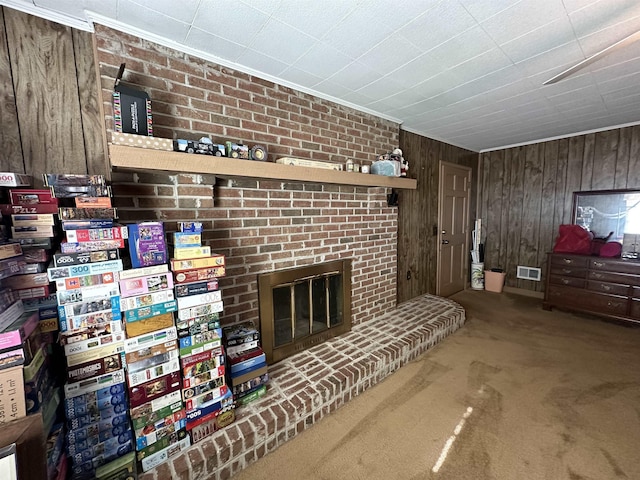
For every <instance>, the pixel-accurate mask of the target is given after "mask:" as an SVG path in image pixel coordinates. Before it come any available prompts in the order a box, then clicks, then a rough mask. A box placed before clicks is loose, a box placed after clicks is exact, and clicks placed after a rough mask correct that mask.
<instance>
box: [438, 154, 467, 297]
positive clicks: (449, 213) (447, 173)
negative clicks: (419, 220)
mask: <svg viewBox="0 0 640 480" xmlns="http://www.w3.org/2000/svg"><path fill="white" fill-rule="evenodd" d="M470 197H471V169H470V168H468V167H462V166H460V165H454V164H451V163H446V162H440V185H439V189H438V198H439V202H438V205H439V208H438V240H439V241H438V282H437V285H436V294H437V295H441V296H443V297H448V296H449V295H453V294H454V293H456V292H459V291H461V290H464V287H465V284H466V280H467V265H468V257H469V232H468V230H469V201H470Z"/></svg>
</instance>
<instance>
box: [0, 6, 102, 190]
mask: <svg viewBox="0 0 640 480" xmlns="http://www.w3.org/2000/svg"><path fill="white" fill-rule="evenodd" d="M4 16H5V25H6V32H7V43H8V47H9V52H10V53H11V55H10V61H11V72H12V82H13V89H14V92H15V102H16V106H17V119H18V124H19V128H20V139H21V144H22V151H23V156H24V166H25V171H26V173H29V174H32V175H34V177H35V178H38V177H39V176H40V174H42V173H45V172H68V173H86V172H87V163H86V157H85V147H84V140H83V134H84V131H83V128H82V119H81V115H80V99H79V94H78V92H79V88H78V79H77V76H76V63H75V56H74V51H73V41H72V34H71V31H72V29H71V28H69V27H65V26H63V25H60V24H58V23H54V22H50V21H48V20H44V19H41V18H39V17H34V16H32V15H28V14H24V13H21V12H18V11H16V10H12V9H9V8H5V9H4ZM83 61H86V60H83ZM93 82H94V83H95V79H94V80H93Z"/></svg>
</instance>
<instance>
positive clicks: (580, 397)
mask: <svg viewBox="0 0 640 480" xmlns="http://www.w3.org/2000/svg"><path fill="white" fill-rule="evenodd" d="M451 298H452V299H453V300H455V301H457V302H458V303H460V304H461V305H462V306H464V307H465V309H466V310H467V323H466V325H465V326H464V327H463V328H462V329H460V330H458V331H457V332H456V333H454V334H453V335H451V336H449V337H448V338H447V339H445V340H444V341H443V342H442V343H441V344H440V345H438V346H436V347H435V348H434V349H432V350H431V351H430V352H428V353H427V354H426V355H424V356H423V357H421V358H419V359H418V360H416V361H415V362H412V363H411V364H409V365H407V366H405V367H403V368H401V369H400V370H399V371H398V372H396V373H394V374H393V375H391V376H390V377H388V378H387V379H386V380H384V381H383V382H381V383H380V384H378V385H377V386H375V387H373V388H372V389H370V390H368V391H366V392H365V393H363V394H362V395H360V396H359V397H358V398H356V399H355V400H353V401H351V402H349V403H348V404H347V405H345V406H344V407H342V408H340V409H339V410H338V411H336V412H335V413H333V414H332V415H329V416H328V417H326V418H325V419H323V420H322V421H321V422H319V423H318V424H316V425H314V426H312V427H311V428H310V429H308V430H306V431H305V432H304V433H302V434H301V435H298V436H297V437H296V438H294V439H293V440H291V441H289V442H287V443H286V444H285V445H283V446H282V447H280V448H278V449H277V450H275V451H274V452H272V453H270V454H268V455H267V456H266V457H264V458H263V459H261V460H259V461H258V462H256V463H254V464H252V465H251V466H249V467H248V468H247V469H245V470H243V471H242V472H240V473H239V474H238V475H236V476H234V480H262V479H264V480H267V479H268V480H274V479H278V480H304V479H310V480H316V479H317V480H320V479H323V480H341V479H344V480H356V479H374V480H376V479H381V480H382V479H385V480H393V479H402V480H418V479H442V480H467V479H469V480H484V479H498V480H538V479H539V480H561V479H567V480H610V479H640V328H630V327H626V326H620V325H617V324H611V323H607V322H603V321H601V320H599V319H596V318H594V317H581V316H578V315H572V314H568V313H562V312H559V311H555V310H554V311H553V312H547V311H544V310H542V309H541V300H539V299H535V298H530V297H524V296H519V295H514V294H509V293H502V294H496V293H490V292H484V291H471V290H470V291H466V292H461V293H459V294H456V295H455V296H453V297H451Z"/></svg>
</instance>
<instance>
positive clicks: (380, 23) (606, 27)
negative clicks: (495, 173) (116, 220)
mask: <svg viewBox="0 0 640 480" xmlns="http://www.w3.org/2000/svg"><path fill="white" fill-rule="evenodd" d="M0 4H4V5H7V6H10V7H12V8H17V9H20V10H23V11H27V12H28V13H32V14H34V15H38V16H42V17H45V18H49V19H51V20H55V21H59V22H61V23H65V24H68V25H72V26H74V27H76V28H85V29H90V28H91V25H92V24H93V22H95V23H100V24H103V25H107V26H110V27H113V28H117V29H119V30H124V31H126V32H129V33H133V34H137V35H138V36H141V37H143V38H148V39H150V40H154V41H157V42H159V43H163V44H165V45H169V46H171V47H174V48H178V49H181V50H184V51H187V52H189V53H193V54H197V55H199V56H201V57H203V58H205V59H209V60H212V61H215V62H217V63H220V64H222V65H226V66H229V67H233V68H236V69H238V70H243V71H246V72H248V73H252V74H255V75H258V76H262V77H264V78H267V79H270V80H273V81H276V82H278V83H282V84H285V85H288V86H292V87H294V88H297V89H299V90H302V91H305V92H310V93H313V94H316V95H319V96H321V97H323V98H330V99H332V100H335V101H337V102H339V103H342V104H346V105H349V106H352V107H355V108H358V109H360V110H363V111H367V112H373V113H376V114H378V115H381V116H383V117H385V118H390V119H393V120H397V121H399V122H401V123H402V128H403V129H405V130H408V131H411V132H414V133H419V134H421V135H424V136H426V137H429V138H433V139H437V140H442V141H445V142H447V143H451V144H453V145H458V146H461V147H465V148H468V149H471V150H475V151H482V150H488V149H495V148H499V147H503V146H507V145H514V144H519V143H528V142H533V141H536V140H542V139H548V138H553V137H557V136H567V135H572V134H576V133H582V132H586V131H592V130H601V129H606V128H607V127H613V126H620V125H626V124H632V123H640V41H638V42H634V43H632V44H630V45H627V46H625V47H623V48H621V49H618V50H615V51H613V52H611V53H609V54H607V55H605V56H604V57H603V58H601V59H599V60H597V61H596V62H594V63H592V64H591V65H589V66H588V67H586V68H584V69H582V70H579V71H578V72H576V73H574V74H573V75H571V76H569V77H568V78H566V79H564V80H561V81H559V82H558V83H555V84H552V85H546V86H545V85H543V82H544V81H546V80H548V79H550V78H551V77H553V76H554V75H556V74H558V73H560V72H562V71H563V70H565V69H566V68H569V67H570V66H572V65H574V64H576V63H578V62H580V61H582V60H584V59H585V58H587V57H589V56H591V55H593V54H595V53H597V52H598V51H600V50H602V49H603V48H605V47H607V46H609V45H611V44H613V43H615V42H617V41H620V40H622V39H623V38H625V37H626V36H628V35H630V34H632V33H635V32H637V31H639V30H640V1H639V0H181V1H175V0H32V1H28V0H0Z"/></svg>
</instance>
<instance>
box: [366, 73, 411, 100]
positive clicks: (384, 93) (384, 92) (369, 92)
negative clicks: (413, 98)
mask: <svg viewBox="0 0 640 480" xmlns="http://www.w3.org/2000/svg"><path fill="white" fill-rule="evenodd" d="M402 90H403V88H402V85H400V84H399V83H396V82H395V81H394V80H393V78H391V77H381V78H378V79H376V80H374V81H373V82H371V83H369V84H367V85H365V86H364V87H361V88H359V89H357V90H356V91H357V92H359V93H362V94H363V95H366V96H368V97H371V98H377V99H385V98H387V97H390V96H392V95H394V94H396V93H398V92H400V91H402Z"/></svg>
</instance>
